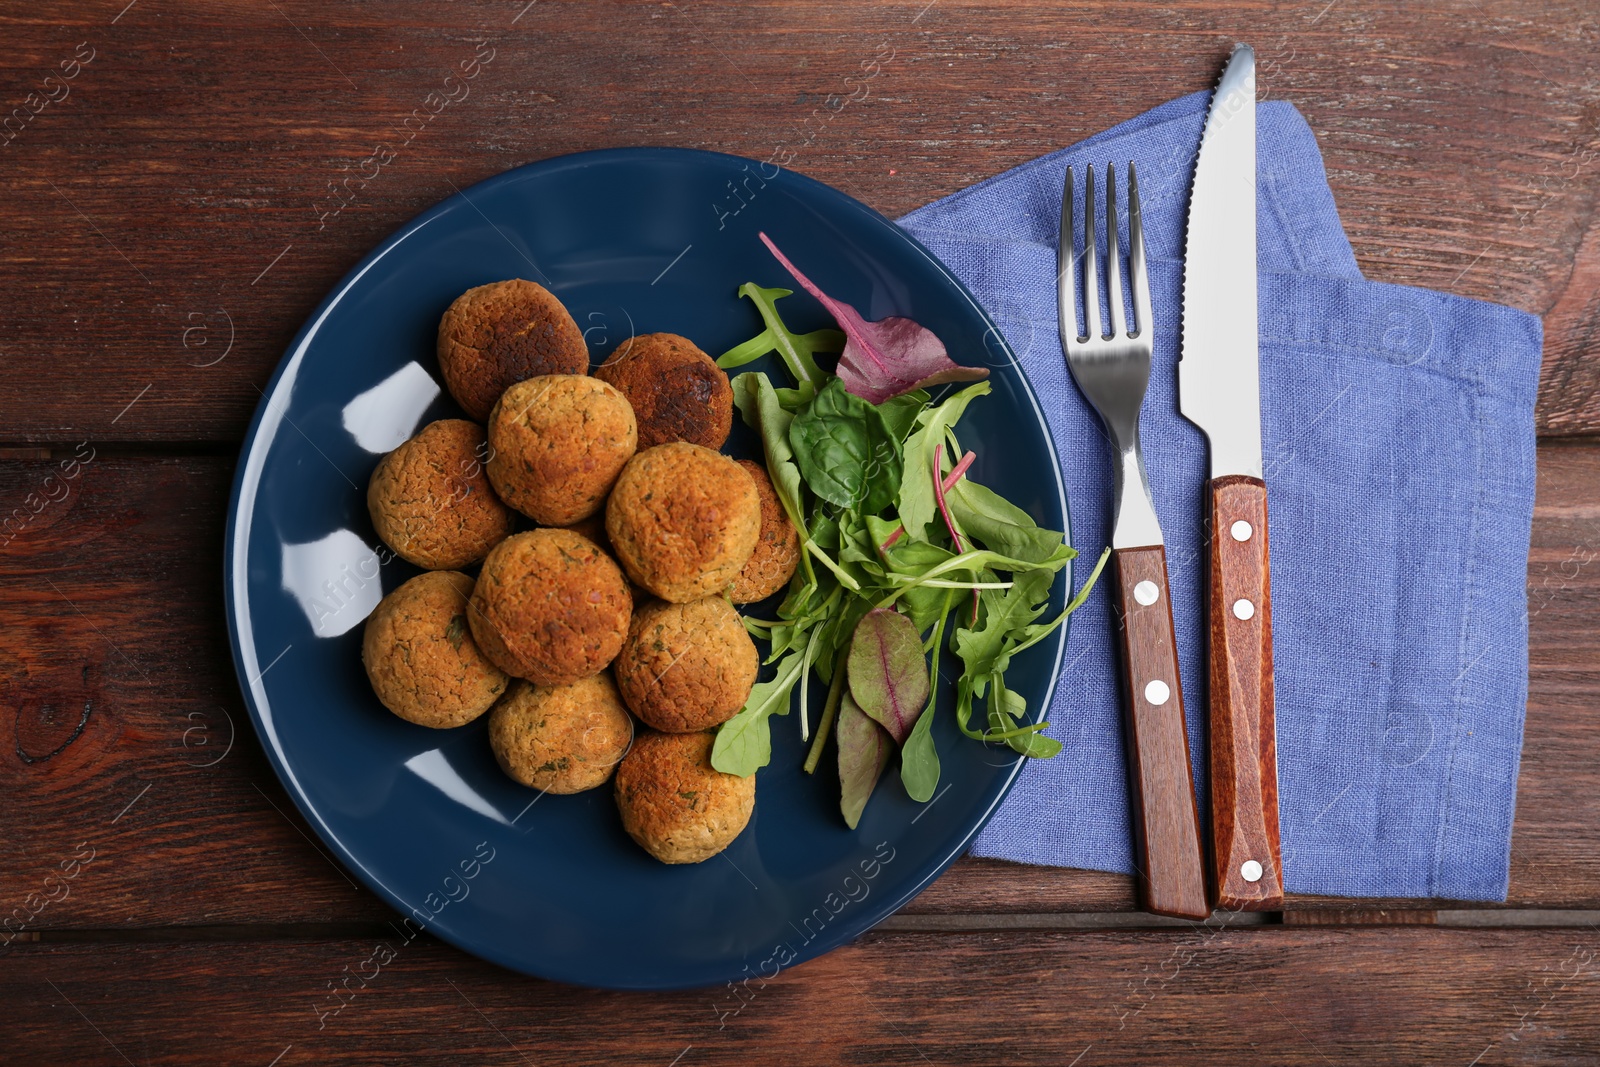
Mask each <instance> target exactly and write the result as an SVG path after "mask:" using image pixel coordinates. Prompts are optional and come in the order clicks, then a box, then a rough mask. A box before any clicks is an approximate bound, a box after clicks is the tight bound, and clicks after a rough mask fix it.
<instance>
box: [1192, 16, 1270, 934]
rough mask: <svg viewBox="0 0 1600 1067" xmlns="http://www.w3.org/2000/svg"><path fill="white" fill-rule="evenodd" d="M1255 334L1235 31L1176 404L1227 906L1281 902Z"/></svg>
mask: <svg viewBox="0 0 1600 1067" xmlns="http://www.w3.org/2000/svg"><path fill="white" fill-rule="evenodd" d="M1256 334H1257V321H1256V57H1255V52H1254V51H1253V50H1252V49H1251V48H1250V46H1249V45H1243V44H1241V45H1238V46H1236V47H1235V48H1234V50H1233V55H1232V56H1231V57H1229V59H1228V65H1227V68H1226V69H1225V70H1224V71H1223V72H1222V80H1221V81H1219V82H1218V83H1217V89H1216V92H1215V93H1214V94H1213V95H1212V98H1211V108H1210V110H1209V111H1208V112H1207V114H1206V125H1205V132H1204V134H1203V135H1202V136H1201V140H1200V156H1199V160H1198V161H1197V162H1196V164H1195V174H1194V190H1193V193H1192V194H1191V197H1190V201H1189V226H1188V233H1187V237H1186V245H1185V249H1184V261H1183V342H1182V359H1181V360H1180V361H1179V363H1178V397H1179V399H1178V406H1179V408H1180V409H1181V410H1182V412H1183V414H1184V417H1185V418H1187V419H1188V420H1189V421H1190V422H1192V423H1194V424H1195V425H1196V426H1198V427H1200V429H1202V430H1204V431H1205V434H1206V438H1207V441H1208V442H1209V444H1210V452H1211V477H1210V480H1209V481H1208V483H1207V490H1208V492H1207V500H1208V512H1209V514H1208V519H1209V521H1208V523H1207V529H1208V530H1209V531H1210V539H1211V564H1210V568H1209V574H1208V578H1207V593H1208V598H1207V605H1208V606H1207V613H1208V615H1209V618H1210V626H1209V632H1210V650H1209V651H1210V697H1211V712H1210V727H1209V740H1210V765H1211V843H1212V856H1211V864H1212V878H1213V883H1214V889H1215V894H1216V897H1215V900H1216V904H1217V906H1218V907H1220V908H1226V909H1229V910H1233V911H1238V910H1258V911H1259V910H1266V909H1271V908H1276V907H1277V906H1279V904H1281V903H1282V901H1283V869H1282V867H1283V865H1282V860H1281V854H1280V848H1279V843H1278V758H1277V731H1276V727H1275V725H1274V718H1273V688H1272V598H1271V567H1270V557H1269V553H1268V548H1267V485H1266V482H1265V480H1264V479H1263V476H1262V475H1263V472H1262V466H1261V383H1260V374H1259V366H1258V354H1257V347H1256Z"/></svg>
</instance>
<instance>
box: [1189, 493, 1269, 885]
mask: <svg viewBox="0 0 1600 1067" xmlns="http://www.w3.org/2000/svg"><path fill="white" fill-rule="evenodd" d="M1208 493H1209V497H1210V501H1211V513H1210V515H1209V516H1208V520H1209V521H1208V522H1207V524H1206V528H1207V529H1208V530H1209V531H1210V536H1211V545H1210V560H1209V564H1208V566H1207V582H1206V603H1207V609H1206V610H1207V614H1208V615H1209V616H1210V625H1209V627H1208V630H1207V634H1208V638H1207V645H1206V649H1207V651H1206V658H1207V665H1208V668H1209V681H1210V697H1211V699H1210V701H1209V703H1208V704H1207V705H1206V709H1207V712H1206V722H1207V731H1208V736H1209V739H1210V743H1209V745H1208V746H1207V757H1208V759H1209V761H1210V768H1211V773H1210V776H1209V779H1210V783H1211V809H1210V810H1211V884H1212V887H1213V889H1214V890H1215V893H1216V896H1215V897H1214V900H1215V903H1216V906H1217V907H1219V908H1222V909H1224V910H1227V911H1266V910H1271V909H1275V908H1277V907H1278V906H1279V905H1280V904H1282V903H1283V859H1282V847H1281V845H1280V843H1279V840H1278V748H1277V725H1276V722H1277V720H1276V718H1275V716H1274V705H1273V684H1272V578H1271V565H1272V564H1271V560H1272V554H1271V551H1270V548H1269V546H1268V544H1267V487H1266V485H1265V484H1263V483H1262V481H1261V479H1259V478H1245V477H1242V476H1237V475H1235V476H1229V477H1224V478H1215V479H1212V481H1211V482H1210V483H1209V486H1208ZM1238 523H1243V524H1244V525H1243V526H1242V527H1241V528H1240V533H1239V534H1236V533H1235V532H1234V527H1235V524H1238ZM1241 605H1242V607H1241ZM1249 863H1253V864H1255V865H1256V867H1255V875H1256V876H1255V878H1253V879H1252V878H1248V877H1246V868H1245V864H1249Z"/></svg>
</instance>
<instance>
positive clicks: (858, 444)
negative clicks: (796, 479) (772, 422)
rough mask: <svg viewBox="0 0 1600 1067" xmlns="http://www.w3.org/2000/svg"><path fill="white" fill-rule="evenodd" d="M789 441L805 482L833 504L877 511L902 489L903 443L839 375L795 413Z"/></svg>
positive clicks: (881, 416)
mask: <svg viewBox="0 0 1600 1067" xmlns="http://www.w3.org/2000/svg"><path fill="white" fill-rule="evenodd" d="M789 444H790V445H791V446H792V448H793V450H794V456H795V461H796V464H797V465H798V466H799V468H800V473H801V474H802V475H804V476H805V480H806V484H807V485H808V486H810V487H811V491H812V492H814V493H816V494H817V495H818V496H820V497H821V498H822V499H824V500H826V501H828V502H829V503H831V504H836V505H838V506H839V507H841V508H853V509H857V510H859V511H861V512H863V513H865V514H868V515H876V514H877V513H878V512H880V511H883V510H885V509H886V508H888V507H890V506H891V505H892V504H894V502H895V500H896V498H897V497H898V496H899V494H900V442H899V441H898V440H896V439H895V437H894V435H893V433H892V432H891V431H890V429H889V426H888V424H887V423H886V422H885V421H884V417H883V413H882V412H881V411H879V410H878V408H876V407H874V406H873V405H871V404H869V403H867V402H866V401H865V400H862V399H861V398H860V397H858V396H851V395H850V394H849V393H847V392H845V388H844V383H843V382H841V381H840V380H839V379H838V378H833V379H831V380H830V381H829V382H828V384H827V385H826V386H824V387H823V389H822V391H821V392H819V393H818V394H817V395H816V397H815V398H814V399H813V400H812V401H811V403H809V404H807V405H806V406H805V407H804V408H802V409H801V410H800V412H799V413H798V414H797V415H795V417H794V421H793V422H792V423H791V424H790V426H789Z"/></svg>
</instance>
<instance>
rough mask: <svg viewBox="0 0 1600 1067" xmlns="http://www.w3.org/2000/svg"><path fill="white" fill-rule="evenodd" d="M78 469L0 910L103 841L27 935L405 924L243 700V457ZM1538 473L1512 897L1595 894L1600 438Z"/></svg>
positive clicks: (6, 706) (1044, 875) (1112, 904)
mask: <svg viewBox="0 0 1600 1067" xmlns="http://www.w3.org/2000/svg"><path fill="white" fill-rule="evenodd" d="M94 447H95V446H93V445H88V446H86V448H87V449H93V448H94ZM78 455H83V456H89V455H90V453H89V452H88V451H85V450H80V449H79V448H78V447H77V446H72V447H67V448H62V449H58V450H57V451H56V454H55V458H54V459H49V460H39V459H34V458H25V459H6V460H0V503H4V504H7V505H8V507H7V508H0V521H3V519H4V516H5V514H6V513H8V511H9V510H10V509H12V508H16V507H26V505H25V503H24V501H25V500H26V499H27V496H28V494H30V493H39V494H42V495H41V496H40V497H39V499H44V496H47V495H59V493H60V489H59V484H58V483H48V484H49V488H47V487H46V486H47V483H46V478H47V477H49V476H51V475H56V476H58V477H59V476H62V475H63V474H64V472H63V471H62V464H63V463H67V462H68V461H71V460H73V459H74V457H75V456H78ZM80 467H81V469H80V472H79V475H78V477H77V478H75V479H64V482H63V483H64V484H69V485H70V490H69V491H68V493H67V495H66V496H65V497H64V498H63V499H61V500H59V501H55V502H50V503H49V504H48V506H46V507H45V508H44V509H43V510H41V511H40V512H39V513H38V514H37V515H33V516H32V518H31V521H30V522H29V523H28V525H27V526H26V527H25V528H23V529H22V530H21V532H18V533H16V534H15V535H14V536H13V537H12V539H11V540H10V542H9V543H7V544H5V545H4V546H3V547H0V699H3V703H0V708H3V710H4V715H3V716H0V790H3V791H4V794H5V796H6V804H5V805H3V806H0V917H3V916H4V915H5V914H8V913H10V912H11V911H12V909H14V908H16V907H18V906H20V905H22V904H23V903H24V901H25V900H26V899H27V898H28V896H29V894H32V893H43V892H44V889H43V886H42V883H43V879H44V878H45V877H46V876H47V875H48V874H49V873H50V872H52V871H54V870H56V869H57V868H58V865H59V863H60V862H61V860H63V859H64V858H66V857H68V856H69V855H70V854H71V853H72V852H73V850H74V849H75V848H76V847H77V846H78V845H79V844H80V843H90V844H92V845H94V846H96V847H98V848H99V849H100V850H101V851H100V853H99V854H98V857H97V858H96V859H95V860H94V861H93V862H92V863H91V864H89V866H88V868H87V869H86V870H85V872H84V875H83V877H81V878H79V879H78V880H76V881H75V882H74V883H73V885H72V887H71V890H70V895H69V896H68V897H67V898H66V899H65V900H60V901H56V902H52V903H50V904H49V906H48V907H47V908H44V909H43V910H42V911H41V912H40V913H39V914H38V915H37V917H36V918H33V919H31V920H30V921H29V924H28V928H29V929H60V928H63V927H94V928H105V927H128V928H134V927H151V926H162V925H166V924H172V923H182V924H194V923H267V922H296V923H299V922H323V921H381V920H383V919H385V918H387V917H388V910H387V909H386V908H385V907H384V906H383V905H382V904H381V903H380V902H379V901H377V900H376V898H374V897H373V896H372V895H371V894H369V893H367V892H366V891H365V890H358V889H355V888H353V887H352V886H351V884H350V883H349V882H347V881H345V878H344V876H343V875H342V874H341V873H340V871H339V870H338V869H337V868H335V867H334V866H333V865H332V864H331V862H330V861H329V860H328V859H327V858H326V857H325V856H324V855H323V854H322V852H321V851H319V849H318V848H317V847H315V846H314V845H313V843H312V839H311V838H310V837H308V836H307V835H309V834H310V831H309V830H308V829H307V828H306V827H305V825H304V823H303V822H302V821H301V820H300V818H299V816H298V814H297V813H296V812H295V810H294V809H293V807H292V806H291V805H290V804H289V802H288V799H287V797H286V796H285V795H284V793H283V792H282V790H281V789H280V787H279V786H278V785H277V782H276V780H275V779H274V777H273V775H272V773H271V771H270V769H269V768H268V766H267V763H266V759H265V757H264V755H263V754H262V752H261V749H260V746H259V743H258V742H257V741H256V739H255V736H254V733H253V731H252V730H251V729H250V727H249V724H248V719H247V718H246V716H245V714H244V711H243V706H242V703H241V700H240V696H239V691H238V683H237V681H236V680H235V678H234V675H233V669H232V666H231V663H230V660H229V656H228V650H227V644H226V639H225V637H224V632H225V631H224V626H223V618H222V600H221V596H220V594H219V593H218V592H217V589H218V584H219V582H220V577H219V576H220V573H221V544H222V516H223V511H224V508H225V505H226V500H227V492H228V486H229V479H230V475H231V469H232V462H231V460H230V459H228V458H224V457H210V458H207V457H188V458H183V457H165V458H163V457H132V456H126V455H121V454H118V453H116V452H114V451H112V450H109V449H105V448H103V447H102V448H101V449H100V450H99V451H98V452H94V453H93V454H92V458H90V459H89V461H88V462H87V463H86V464H80ZM1539 471H1540V473H1539V496H1538V502H1537V505H1536V510H1535V517H1534V530H1533V551H1532V557H1531V559H1530V562H1529V567H1528V588H1529V611H1530V616H1531V623H1530V628H1531V634H1532V637H1531V649H1532V651H1531V656H1532V670H1531V676H1530V690H1529V704H1528V719H1527V730H1526V738H1525V744H1524V750H1523V766H1522V775H1521V779H1520V782H1519V795H1518V804H1517V821H1516V829H1515V834H1514V836H1513V839H1512V868H1511V893H1510V905H1509V906H1518V905H1522V906H1532V907H1545V908H1595V907H1600V847H1597V840H1596V834H1597V829H1596V828H1597V827H1600V771H1597V767H1600V758H1597V756H1596V744H1597V741H1596V738H1595V734H1594V731H1593V725H1592V724H1593V715H1594V709H1595V708H1596V707H1597V706H1600V666H1597V665H1600V633H1597V632H1596V629H1595V626H1594V620H1595V619H1596V618H1597V617H1600V447H1596V446H1595V445H1593V444H1581V443H1572V444H1560V443H1548V444H1545V445H1544V446H1542V447H1541V448H1540V453H1539ZM3 540H5V535H4V534H3V533H0V541H3ZM86 709H87V711H86ZM80 722H81V723H82V727H81V729H80V727H79V724H80ZM230 728H231V729H233V730H235V731H236V735H235V740H234V744H233V746H232V748H231V749H227V747H226V746H227V739H228V736H229V731H230ZM224 750H226V752H227V754H226V755H225V756H221V758H220V759H219V758H218V757H219V755H221V753H222V752H223V751H224ZM208 763H210V764H213V765H211V766H205V764H208ZM146 786H148V787H149V788H148V790H147V789H146ZM130 802H133V803H132V806H131V807H127V810H126V811H125V812H124V811H123V809H124V807H126V806H127V805H129V803H130ZM274 805H276V808H275V807H274ZM102 861H104V862H102ZM176 872H181V876H180V875H179V874H177V873H176ZM1420 905H1421V902H1417V901H1410V902H1405V901H1399V902H1387V904H1385V903H1383V902H1372V901H1360V902H1351V901H1348V900H1341V899H1334V898H1306V897H1291V898H1290V902H1289V906H1291V907H1295V908H1309V907H1328V908H1349V907H1352V906H1356V907H1379V906H1395V907H1411V908H1415V907H1418V906H1420ZM1133 906H1134V901H1133V891H1132V885H1131V882H1130V881H1129V880H1128V879H1126V878H1122V877H1120V876H1116V875H1109V874H1102V873H1097V872H1090V871H1071V870H1057V869H1051V868H1041V867H1024V866H1020V865H1016V864H1009V863H1003V862H999V861H993V860H970V859H969V860H963V861H961V862H960V863H958V864H957V865H956V867H955V868H953V869H952V870H951V872H950V873H949V874H947V875H946V876H945V877H943V878H941V879H940V880H939V881H938V882H936V883H935V884H934V886H933V887H932V888H930V889H929V890H928V891H927V892H926V893H924V894H923V895H922V896H921V897H918V898H917V899H916V900H915V901H913V902H912V904H911V905H910V907H909V908H908V909H907V911H908V912H909V913H913V914H916V913H923V914H930V913H931V914H963V913H966V914H971V913H977V912H989V913H1013V914H1018V913H1038V912H1083V911H1091V912H1092V911H1117V910H1125V909H1128V908H1131V907H1133Z"/></svg>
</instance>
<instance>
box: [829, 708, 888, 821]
mask: <svg viewBox="0 0 1600 1067" xmlns="http://www.w3.org/2000/svg"><path fill="white" fill-rule="evenodd" d="M833 729H834V734H835V736H836V737H837V738H838V739H839V787H840V792H839V813H840V814H841V815H843V816H844V821H845V825H846V826H848V827H850V829H852V830H854V829H855V828H856V823H858V822H860V821H861V811H862V809H863V808H865V807H866V806H867V799H868V798H869V797H871V796H872V790H873V788H874V787H875V786H877V784H878V779H879V778H880V777H881V776H882V775H883V769H884V768H885V767H887V766H888V765H889V756H890V755H891V754H892V753H893V752H894V738H892V737H890V736H889V733H888V731H887V730H885V729H884V728H883V727H881V726H879V725H878V724H877V723H875V722H873V721H872V720H871V719H869V718H867V715H866V713H865V712H863V711H862V710H861V709H860V708H859V707H857V706H856V702H855V700H853V699H852V698H851V696H850V694H849V693H845V694H844V699H843V700H841V701H840V702H839V721H838V722H837V723H835V724H834V728H833Z"/></svg>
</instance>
